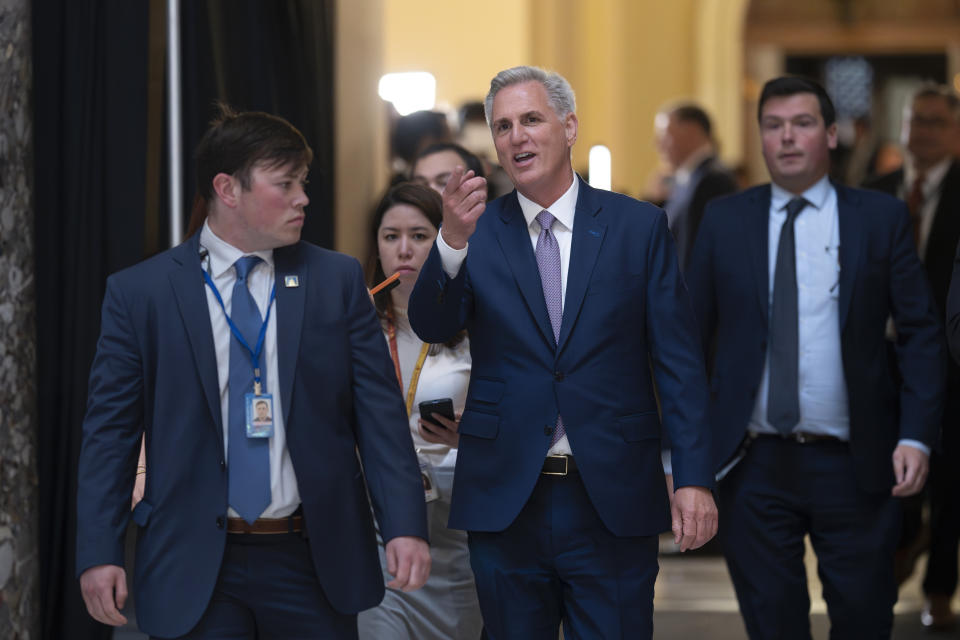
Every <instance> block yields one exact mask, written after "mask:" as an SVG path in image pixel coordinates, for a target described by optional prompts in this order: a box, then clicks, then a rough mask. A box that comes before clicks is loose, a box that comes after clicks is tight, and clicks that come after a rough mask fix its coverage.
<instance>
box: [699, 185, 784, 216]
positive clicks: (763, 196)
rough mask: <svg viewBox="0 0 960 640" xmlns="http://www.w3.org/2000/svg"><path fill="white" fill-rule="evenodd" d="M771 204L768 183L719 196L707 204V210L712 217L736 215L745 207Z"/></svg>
mask: <svg viewBox="0 0 960 640" xmlns="http://www.w3.org/2000/svg"><path fill="white" fill-rule="evenodd" d="M769 202H770V184H769V183H766V184H760V185H756V186H753V187H749V188H747V189H744V190H743V191H735V192H733V193H728V194H725V195H722V196H718V197H716V198H714V199H713V200H711V201H710V202H708V203H707V207H706V210H707V212H708V213H711V214H712V215H735V214H736V213H737V212H739V211H743V209H744V207H758V206H765V203H766V205H769Z"/></svg>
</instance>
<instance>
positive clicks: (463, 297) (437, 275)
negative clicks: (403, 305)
mask: <svg viewBox="0 0 960 640" xmlns="http://www.w3.org/2000/svg"><path fill="white" fill-rule="evenodd" d="M468 261H469V258H468ZM469 279H470V277H469V275H468V265H467V262H464V263H463V264H462V265H461V266H460V272H459V273H457V277H456V278H451V277H450V276H448V275H447V273H446V272H445V271H444V270H443V262H442V260H441V258H440V250H439V248H438V247H437V244H436V243H434V245H433V248H432V249H431V250H430V255H429V256H427V261H426V262H425V263H424V264H423V267H422V268H421V270H420V275H419V277H417V283H416V285H414V287H413V292H412V293H411V294H410V305H409V307H408V309H407V314H408V317H409V319H410V326H411V327H413V330H414V332H415V333H416V334H417V336H419V337H420V339H421V340H423V341H424V342H429V343H431V344H440V343H444V342H447V341H448V340H450V339H452V338H453V336H455V335H456V334H457V333H458V332H459V331H460V330H462V329H463V328H464V325H465V324H466V319H467V318H468V317H469V314H470V310H471V306H472V303H473V296H472V294H471V290H470V284H469Z"/></svg>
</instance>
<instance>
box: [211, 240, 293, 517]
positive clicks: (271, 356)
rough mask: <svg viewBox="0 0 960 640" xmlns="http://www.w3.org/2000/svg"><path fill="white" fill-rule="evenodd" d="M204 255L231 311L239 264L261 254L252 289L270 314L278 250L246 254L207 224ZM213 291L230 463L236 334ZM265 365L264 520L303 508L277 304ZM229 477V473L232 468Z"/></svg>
mask: <svg viewBox="0 0 960 640" xmlns="http://www.w3.org/2000/svg"><path fill="white" fill-rule="evenodd" d="M200 247H201V253H202V251H203V250H204V249H205V250H206V251H207V252H208V253H207V259H205V260H203V261H202V262H201V265H202V266H203V268H204V269H206V270H207V272H208V273H209V274H210V277H211V278H212V279H213V282H214V284H215V285H217V289H218V290H219V292H220V296H221V298H223V306H224V307H225V308H226V310H227V312H229V311H230V309H231V306H230V304H231V301H232V299H233V285H234V283H235V282H236V281H237V272H236V269H234V268H233V263H234V262H236V261H237V259H239V258H241V257H242V256H244V255H256V256H258V257H259V258H260V259H261V260H262V262H260V263H258V264H257V265H256V266H255V267H254V268H253V269H252V270H251V271H250V274H249V276H248V277H247V287H248V288H249V289H250V294H251V295H252V296H253V299H254V300H255V301H256V303H257V307H258V308H259V309H260V316H261V317H264V316H265V315H266V313H267V302H268V301H269V300H270V291H271V290H272V288H273V284H274V269H273V251H257V252H254V253H253V254H245V253H244V252H242V251H240V250H239V249H237V248H236V247H234V246H232V245H230V244H228V243H226V242H224V241H223V240H221V239H220V238H218V237H217V236H216V234H214V233H213V231H212V230H211V229H210V226H209V225H208V223H207V222H204V223H203V230H202V231H201V232H200ZM204 288H205V289H206V291H207V308H208V310H209V311H210V324H211V326H212V328H213V344H214V349H215V351H216V356H217V381H218V383H219V386H220V411H221V414H222V416H223V447H224V449H223V450H224V454H223V455H224V460H228V459H229V458H228V456H227V447H228V446H229V441H230V427H229V425H230V416H229V411H230V396H229V383H230V341H231V340H233V339H234V338H233V334H232V333H231V332H230V326H229V325H228V324H227V318H226V316H225V315H224V313H223V309H221V308H220V303H219V302H217V298H216V296H215V295H214V293H213V290H212V289H211V288H210V287H209V285H205V286H204ZM261 358H262V360H261V366H263V367H264V368H265V369H266V374H267V375H266V378H267V380H266V382H267V384H266V386H265V387H264V389H263V391H264V393H270V394H272V395H273V436H272V437H271V438H270V439H269V441H270V443H269V444H270V493H271V496H272V501H271V502H270V506H268V507H267V509H266V511H264V512H263V513H262V514H261V515H260V517H261V518H283V517H285V516H288V515H290V514H291V513H293V512H294V511H296V509H297V507H298V506H300V491H299V490H298V488H297V478H296V475H295V474H294V472H293V463H292V462H291V461H290V452H289V451H288V450H287V438H286V431H285V430H284V416H283V411H282V405H281V402H280V393H279V387H278V384H277V383H278V381H279V368H278V365H277V306H276V302H273V310H272V311H271V312H270V322H269V323H268V324H267V333H266V335H265V336H264V339H263V354H262V355H261ZM228 473H229V469H228ZM227 515H228V516H230V517H231V518H235V517H239V514H238V513H237V512H236V511H234V510H233V508H230V509H229V510H228V512H227Z"/></svg>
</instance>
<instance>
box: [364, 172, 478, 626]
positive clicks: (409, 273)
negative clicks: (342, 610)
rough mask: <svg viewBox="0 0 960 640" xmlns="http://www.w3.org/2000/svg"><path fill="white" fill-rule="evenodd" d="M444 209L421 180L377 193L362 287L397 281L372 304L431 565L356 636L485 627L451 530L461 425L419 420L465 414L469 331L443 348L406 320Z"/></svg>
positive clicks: (458, 539) (389, 595) (462, 538)
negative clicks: (414, 463)
mask: <svg viewBox="0 0 960 640" xmlns="http://www.w3.org/2000/svg"><path fill="white" fill-rule="evenodd" d="M442 213H443V204H442V201H441V199H440V196H439V195H438V194H437V193H436V192H434V191H433V190H431V189H430V188H428V187H426V186H423V185H421V184H415V183H400V184H398V185H396V186H394V187H392V188H391V189H390V190H389V191H388V192H387V194H386V195H385V196H384V197H383V199H382V200H381V201H380V204H379V205H378V206H377V208H376V210H375V211H374V215H373V219H372V221H371V222H372V224H371V232H370V238H371V241H372V242H371V245H372V247H373V250H372V251H371V256H370V260H369V261H368V268H367V274H368V285H370V286H373V285H376V284H377V283H379V282H381V281H383V280H384V279H385V278H387V277H389V276H391V275H393V274H395V273H399V274H400V277H399V284H398V285H397V286H395V287H394V288H393V289H391V290H389V291H384V292H381V293H380V294H378V295H377V296H376V297H375V298H374V304H375V305H376V307H377V312H378V313H379V315H380V320H381V323H382V325H383V332H384V338H385V339H386V341H387V343H388V345H389V347H390V353H391V355H392V357H393V362H394V367H395V368H396V373H397V380H398V384H399V385H400V388H401V390H402V393H403V397H404V400H405V401H406V405H407V414H408V415H409V416H410V434H411V437H412V438H413V443H414V447H415V448H416V450H417V457H418V458H419V460H420V471H421V475H422V477H423V484H424V500H426V502H427V517H428V520H429V527H430V528H429V532H430V553H431V556H432V560H433V565H432V570H431V574H430V579H429V580H428V581H427V584H426V585H425V586H424V587H423V588H422V589H420V590H419V591H414V592H411V593H404V592H401V591H394V590H391V589H388V590H387V592H386V595H385V596H384V599H383V602H382V603H381V604H380V605H379V606H378V607H375V608H373V609H369V610H367V611H364V612H362V613H361V614H360V616H359V619H358V625H359V631H360V638H361V640H393V639H401V638H403V639H408V638H409V639H411V640H412V639H416V640H428V639H433V638H435V639H437V640H441V639H443V640H448V639H455V640H459V639H464V640H477V639H478V638H479V637H480V633H481V629H482V620H481V617H480V607H479V604H478V602H477V593H476V587H475V586H474V580H473V572H472V570H471V569H470V559H469V553H468V551H467V536H466V533H465V532H463V531H458V530H451V529H448V528H447V519H448V516H449V514H450V495H451V491H452V488H453V471H454V466H455V464H456V459H457V441H458V436H457V422H456V421H455V420H450V419H448V418H446V417H444V416H442V415H437V414H435V413H433V414H432V415H430V416H421V415H420V412H419V408H418V407H419V405H420V403H423V402H428V401H432V400H439V399H446V398H449V399H451V400H452V405H453V407H455V409H456V411H457V412H458V414H459V412H460V411H462V410H463V404H464V401H465V399H466V395H467V383H468V382H469V379H470V348H469V344H468V341H467V337H466V335H465V334H461V335H458V336H457V337H456V338H454V339H453V340H451V341H450V342H448V343H447V344H438V345H436V344H435V345H431V344H425V343H424V342H422V341H421V340H420V339H419V338H418V337H417V336H416V334H415V333H413V330H412V329H411V328H410V323H409V321H408V320H407V302H408V300H409V298H410V292H411V291H412V290H413V285H414V283H416V281H417V275H418V274H419V271H420V268H421V266H423V263H424V262H425V261H426V259H427V256H428V254H429V253H430V249H431V248H432V247H433V244H434V242H435V241H436V238H437V232H438V229H439V226H440V220H441V218H442ZM441 404H445V403H441ZM379 543H380V564H381V566H382V567H383V569H384V576H385V579H386V580H389V579H390V578H389V577H387V576H388V574H387V573H386V560H385V556H384V552H383V541H382V540H379Z"/></svg>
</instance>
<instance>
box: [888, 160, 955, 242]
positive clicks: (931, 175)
mask: <svg viewBox="0 0 960 640" xmlns="http://www.w3.org/2000/svg"><path fill="white" fill-rule="evenodd" d="M952 162H953V158H952V157H951V156H947V157H946V158H944V159H943V160H941V161H940V162H938V163H937V164H935V165H933V166H932V167H930V169H928V170H927V173H926V174H925V175H924V177H923V187H922V188H921V189H922V191H923V205H922V206H921V207H920V240H919V241H918V242H917V253H919V254H920V259H921V260H923V259H924V258H925V257H926V253H927V240H929V238H930V229H931V228H932V227H933V217H934V214H935V213H936V211H937V206H938V205H939V204H940V191H941V187H942V186H943V178H944V176H946V175H947V171H948V170H949V169H950V163H952ZM916 177H917V170H916V168H915V167H914V164H913V162H912V161H910V159H909V158H908V159H907V162H905V163H904V167H903V184H901V185H900V191H899V193H898V194H897V195H898V196H899V197H900V199H901V200H903V201H906V200H907V198H909V196H910V192H911V191H912V190H913V181H914V180H915V179H916Z"/></svg>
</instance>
